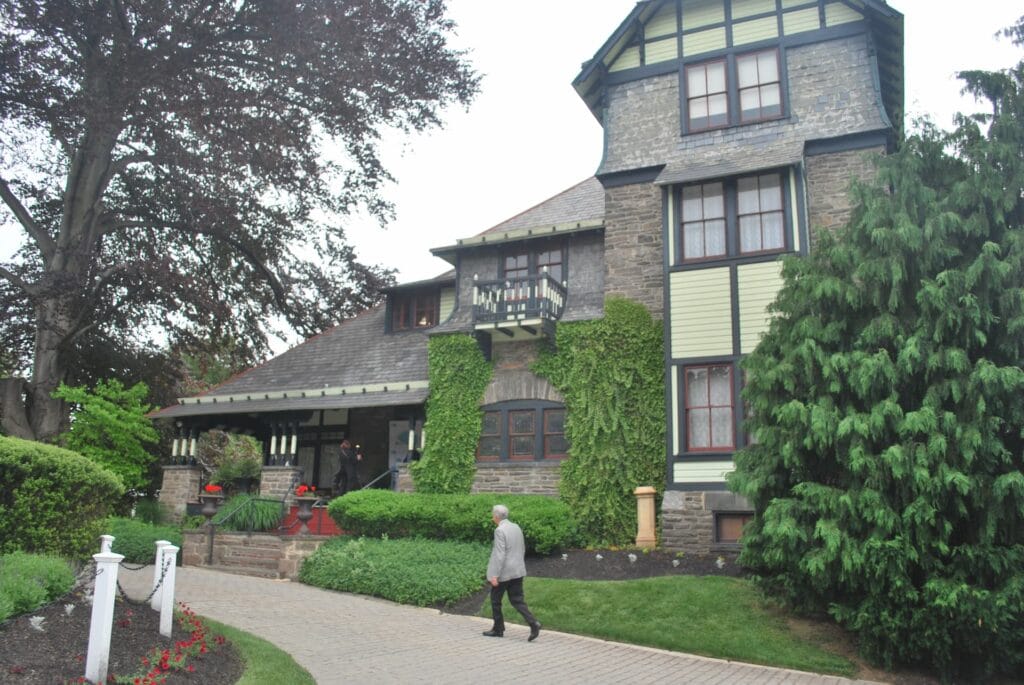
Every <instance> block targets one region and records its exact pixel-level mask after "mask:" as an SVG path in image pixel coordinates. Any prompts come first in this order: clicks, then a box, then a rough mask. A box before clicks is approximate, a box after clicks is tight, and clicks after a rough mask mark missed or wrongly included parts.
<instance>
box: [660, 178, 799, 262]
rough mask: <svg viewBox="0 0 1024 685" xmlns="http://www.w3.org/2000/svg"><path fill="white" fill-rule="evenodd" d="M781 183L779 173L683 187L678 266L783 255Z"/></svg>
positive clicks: (784, 221) (784, 245)
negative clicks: (764, 254)
mask: <svg viewBox="0 0 1024 685" xmlns="http://www.w3.org/2000/svg"><path fill="white" fill-rule="evenodd" d="M787 192H788V191H787V190H786V182H785V180H784V175H783V174H782V173H779V172H775V173H770V174H758V175H756V176H741V177H739V178H733V179H727V180H724V181H715V182H714V183H698V184H694V185H688V186H684V187H683V189H682V192H681V195H680V204H681V207H680V222H679V241H678V242H679V253H680V254H679V260H680V261H681V262H683V263H687V262H695V261H702V260H708V259H722V258H725V257H729V256H730V254H731V255H732V256H738V255H751V254H762V253H771V252H781V251H783V250H785V249H786V235H787V228H786V206H785V200H784V198H785V197H786V193H787Z"/></svg>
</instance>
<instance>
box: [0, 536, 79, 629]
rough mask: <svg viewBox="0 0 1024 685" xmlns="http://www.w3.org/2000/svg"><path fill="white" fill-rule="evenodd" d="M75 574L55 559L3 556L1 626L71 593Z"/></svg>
mask: <svg viewBox="0 0 1024 685" xmlns="http://www.w3.org/2000/svg"><path fill="white" fill-rule="evenodd" d="M74 583H75V574H74V573H73V572H72V570H71V567H70V566H69V565H68V562H67V561H65V560H64V559H61V558H59V557H54V556H47V555H38V554H26V553H24V552H12V553H10V554H4V555H2V556H0V623H3V622H4V621H6V620H7V619H8V618H10V617H11V616H17V615H19V614H25V613H28V612H30V611H32V610H33V609H37V608H38V607H41V606H42V605H44V604H46V603H47V602H50V601H52V600H54V599H56V598H58V597H62V596H63V595H65V594H67V593H68V592H70V591H71V587H72V585H74Z"/></svg>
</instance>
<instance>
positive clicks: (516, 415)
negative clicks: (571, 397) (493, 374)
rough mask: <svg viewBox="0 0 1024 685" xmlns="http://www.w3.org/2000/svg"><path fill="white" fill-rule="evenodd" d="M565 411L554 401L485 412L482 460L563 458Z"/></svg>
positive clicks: (565, 451)
mask: <svg viewBox="0 0 1024 685" xmlns="http://www.w3.org/2000/svg"><path fill="white" fill-rule="evenodd" d="M568 451H569V443H568V442H567V441H566V439H565V408H564V407H562V406H561V405H556V404H555V403H553V402H531V401H519V402H508V403H503V404H500V405H492V406H491V407H490V408H489V409H488V410H487V411H485V412H484V418H483V427H482V430H481V431H480V442H479V444H478V446H477V459H478V460H479V461H505V460H508V461H537V460H541V459H563V458H565V456H566V455H567V454H568Z"/></svg>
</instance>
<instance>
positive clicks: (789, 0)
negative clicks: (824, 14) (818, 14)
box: [782, 0, 818, 10]
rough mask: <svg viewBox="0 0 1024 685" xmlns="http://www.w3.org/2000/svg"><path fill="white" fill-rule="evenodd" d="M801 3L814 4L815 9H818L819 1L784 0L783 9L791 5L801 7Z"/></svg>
mask: <svg viewBox="0 0 1024 685" xmlns="http://www.w3.org/2000/svg"><path fill="white" fill-rule="evenodd" d="M800 5H814V8H815V10H817V7H818V3H817V1H816V0H815V1H814V2H808V0H782V9H789V8H790V7H799V6H800Z"/></svg>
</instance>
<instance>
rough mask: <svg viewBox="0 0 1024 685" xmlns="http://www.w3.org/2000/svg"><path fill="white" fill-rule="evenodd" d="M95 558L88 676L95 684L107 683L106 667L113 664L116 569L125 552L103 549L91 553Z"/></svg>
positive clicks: (86, 662)
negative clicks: (112, 633)
mask: <svg viewBox="0 0 1024 685" xmlns="http://www.w3.org/2000/svg"><path fill="white" fill-rule="evenodd" d="M92 558H93V559H94V560H95V561H96V585H95V590H93V599H92V619H91V621H90V623H89V648H88V652H87V656H86V660H85V679H86V680H88V681H89V682H92V683H105V682H107V667H108V666H109V665H110V633H111V630H112V626H113V623H114V593H115V592H116V591H117V568H118V564H120V563H121V561H122V560H123V559H124V555H122V554H112V553H110V552H101V553H100V554H94V555H92Z"/></svg>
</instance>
